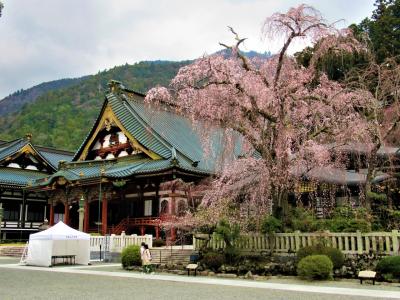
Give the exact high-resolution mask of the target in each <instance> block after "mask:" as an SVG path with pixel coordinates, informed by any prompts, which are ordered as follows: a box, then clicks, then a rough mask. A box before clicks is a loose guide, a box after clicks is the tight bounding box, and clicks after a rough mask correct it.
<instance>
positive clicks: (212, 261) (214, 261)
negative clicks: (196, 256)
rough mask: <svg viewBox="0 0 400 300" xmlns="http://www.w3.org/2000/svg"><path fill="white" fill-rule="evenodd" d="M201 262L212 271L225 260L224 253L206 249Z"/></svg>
mask: <svg viewBox="0 0 400 300" xmlns="http://www.w3.org/2000/svg"><path fill="white" fill-rule="evenodd" d="M201 262H202V263H203V264H204V265H206V266H207V267H208V268H210V269H211V270H213V271H217V270H218V268H219V267H220V266H222V265H223V264H224V262H225V259H224V255H223V254H221V253H219V252H216V251H208V252H206V253H205V254H204V255H203V258H202V259H201Z"/></svg>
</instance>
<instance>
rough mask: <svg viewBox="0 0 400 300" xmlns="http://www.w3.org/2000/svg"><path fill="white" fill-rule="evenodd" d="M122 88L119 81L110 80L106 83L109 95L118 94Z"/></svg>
mask: <svg viewBox="0 0 400 300" xmlns="http://www.w3.org/2000/svg"><path fill="white" fill-rule="evenodd" d="M123 88H125V87H124V86H123V85H122V82H121V81H118V80H110V81H109V82H108V90H109V92H110V93H115V92H119V91H121V89H123Z"/></svg>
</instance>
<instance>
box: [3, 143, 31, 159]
mask: <svg viewBox="0 0 400 300" xmlns="http://www.w3.org/2000/svg"><path fill="white" fill-rule="evenodd" d="M27 144H29V141H28V140H25V139H18V140H15V141H13V142H10V143H8V144H7V145H6V146H5V147H2V149H1V150H0V161H2V160H4V159H6V158H7V157H9V156H11V155H14V154H15V153H17V152H18V151H19V150H20V149H21V148H22V147H24V146H26V145H27ZM2 146H3V145H2Z"/></svg>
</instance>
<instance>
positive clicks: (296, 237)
mask: <svg viewBox="0 0 400 300" xmlns="http://www.w3.org/2000/svg"><path fill="white" fill-rule="evenodd" d="M294 245H295V249H294V251H296V252H297V250H299V249H300V248H301V245H300V230H296V231H295V232H294Z"/></svg>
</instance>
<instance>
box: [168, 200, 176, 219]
mask: <svg viewBox="0 0 400 300" xmlns="http://www.w3.org/2000/svg"><path fill="white" fill-rule="evenodd" d="M169 214H170V215H172V216H175V215H176V207H175V197H171V204H170V207H169Z"/></svg>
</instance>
